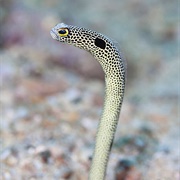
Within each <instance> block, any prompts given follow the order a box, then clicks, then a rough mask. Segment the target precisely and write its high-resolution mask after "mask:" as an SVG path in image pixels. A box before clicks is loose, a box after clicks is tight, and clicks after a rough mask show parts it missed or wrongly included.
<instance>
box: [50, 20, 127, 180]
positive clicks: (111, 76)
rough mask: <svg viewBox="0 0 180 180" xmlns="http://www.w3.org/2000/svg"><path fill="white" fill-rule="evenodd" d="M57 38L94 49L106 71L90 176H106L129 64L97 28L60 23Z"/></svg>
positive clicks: (92, 178) (100, 179)
mask: <svg viewBox="0 0 180 180" xmlns="http://www.w3.org/2000/svg"><path fill="white" fill-rule="evenodd" d="M50 33H51V36H52V37H53V39H56V40H57V41H60V42H64V43H68V44H70V45H74V46H76V47H79V48H81V49H84V50H86V51H88V52H90V53H91V54H92V55H93V56H94V58H95V59H96V60H97V61H98V62H99V63H100V64H101V66H102V68H103V71H104V73H105V98H104V107H103V112H102V115H101V119H100V122H99V126H98V131H97V135H96V143H95V150H94V155H93V160H92V165H91V169H90V174H89V180H103V179H104V177H105V174H106V168H107V163H108V159H109V154H110V150H111V146H112V143H113V139H114V134H115V131H116V127H117V123H118V119H119V113H120V109H121V104H122V102H123V96H124V89H125V65H124V62H123V61H122V57H121V54H120V52H119V50H118V48H117V47H116V46H115V45H114V44H113V42H112V41H111V40H110V39H109V38H107V37H106V36H104V35H102V34H100V33H97V32H95V31H92V30H89V29H85V28H81V27H76V26H71V25H66V24H64V23H60V24H57V25H56V26H55V27H54V28H52V30H51V32H50Z"/></svg>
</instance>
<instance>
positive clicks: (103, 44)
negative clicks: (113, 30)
mask: <svg viewBox="0 0 180 180" xmlns="http://www.w3.org/2000/svg"><path fill="white" fill-rule="evenodd" d="M95 45H96V46H97V47H100V48H101V49H105V47H106V42H105V41H104V40H102V39H99V38H96V39H95Z"/></svg>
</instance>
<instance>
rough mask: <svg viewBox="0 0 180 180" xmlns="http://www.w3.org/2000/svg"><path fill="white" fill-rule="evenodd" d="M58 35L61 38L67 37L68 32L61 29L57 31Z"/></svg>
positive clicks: (65, 29)
mask: <svg viewBox="0 0 180 180" xmlns="http://www.w3.org/2000/svg"><path fill="white" fill-rule="evenodd" d="M58 34H59V35H60V36H61V37H64V36H67V35H68V34H69V30H68V29H67V28H61V29H59V30H58Z"/></svg>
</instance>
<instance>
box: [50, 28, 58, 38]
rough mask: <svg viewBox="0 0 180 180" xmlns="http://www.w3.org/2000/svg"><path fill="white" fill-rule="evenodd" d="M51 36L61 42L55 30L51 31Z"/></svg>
mask: <svg viewBox="0 0 180 180" xmlns="http://www.w3.org/2000/svg"><path fill="white" fill-rule="evenodd" d="M50 34H51V36H52V38H53V39H55V40H59V37H58V36H57V34H56V32H55V31H54V30H53V29H52V30H51V31H50Z"/></svg>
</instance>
